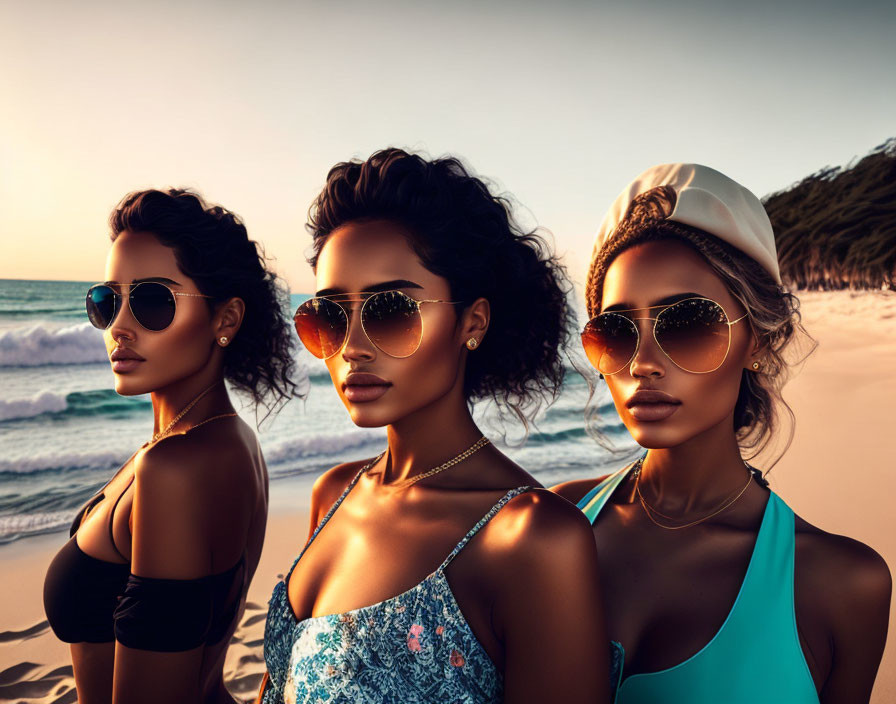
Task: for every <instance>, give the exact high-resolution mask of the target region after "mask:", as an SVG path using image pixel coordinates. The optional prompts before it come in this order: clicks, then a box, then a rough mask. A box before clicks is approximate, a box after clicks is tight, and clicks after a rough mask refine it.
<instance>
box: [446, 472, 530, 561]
mask: <svg viewBox="0 0 896 704" xmlns="http://www.w3.org/2000/svg"><path fill="white" fill-rule="evenodd" d="M531 488H532V487H531V486H520V487H517V488H516V489H511V490H510V491H508V492H507V493H506V494H504V496H503V497H501V500H500V501H498V503H496V504H495V505H494V506H492V508H491V510H490V511H489V512H488V513H487V514H485V515H484V516H483V517H482V518H481V519H480V521H479V523H477V524H476V525H475V526H473V527H472V528H471V529H470V532H469V533H467V534H466V535H465V536H464V537H463V538H462V539H461V541H460V542H459V543H458V544H457V545H456V546H455V548H454V550H452V551H451V554H450V555H448V557H446V558H445V561H444V562H443V563H442V564H441V565H440V566H439V569H437V570H436V572H443V571H444V570H445V568H446V567H448V565H449V564H451V561H452V560H453V559H454V558H455V557H457V554H458V553H459V552H460V551H461V550H463V549H464V546H465V545H466V544H467V543H469V542H470V539H471V538H472V537H473V536H474V535H476V533H478V532H479V529H480V528H482V526H484V525H485V524H486V523H488V522H489V521H490V520H492V519H493V518H494V517H495V514H497V513H498V511H500V510H501V509H502V508H503V507H504V504H506V503H507V502H508V501H510V500H511V499H512V498H514V497H516V496H519V495H520V494H525V493H526V492H527V491H529V489H531Z"/></svg>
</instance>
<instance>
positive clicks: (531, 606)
mask: <svg viewBox="0 0 896 704" xmlns="http://www.w3.org/2000/svg"><path fill="white" fill-rule="evenodd" d="M310 220H311V222H310V230H311V232H312V235H313V240H314V242H313V249H314V254H313V257H312V259H311V264H312V266H313V267H314V269H315V273H316V276H317V286H318V291H317V294H316V296H315V297H314V298H312V299H311V300H309V301H308V302H306V303H303V304H302V305H301V306H300V307H299V309H298V311H297V313H296V318H295V321H296V328H297V330H298V332H299V335H300V337H301V339H302V342H303V343H304V344H305V346H306V347H307V349H308V350H309V351H310V352H311V353H312V354H314V355H315V356H317V357H320V358H322V359H324V360H326V364H327V368H328V369H329V372H330V375H331V377H332V379H333V384H334V386H335V387H336V391H337V393H338V394H339V396H340V398H341V399H342V401H343V403H344V404H345V406H346V408H347V409H348V412H349V415H350V416H351V418H352V420H353V421H354V422H355V424H357V425H359V426H363V427H382V426H385V427H386V429H387V448H386V450H385V451H384V452H383V453H381V454H380V455H378V456H377V457H375V458H373V459H370V460H365V461H362V462H350V463H347V464H343V465H339V466H337V467H334V468H333V469H331V470H330V471H328V472H326V473H325V474H323V475H322V476H321V477H320V478H319V479H318V480H317V482H316V483H315V486H314V490H313V493H312V498H311V531H310V537H309V540H308V542H307V544H306V546H305V547H304V549H303V550H302V551H301V553H300V555H299V557H298V558H297V559H296V562H295V563H294V564H293V566H292V568H291V569H290V570H289V571H288V572H287V575H286V578H285V579H284V581H283V582H281V583H279V584H278V585H277V586H276V588H275V589H274V594H273V597H272V599H271V602H270V608H269V612H268V619H267V624H266V628H265V642H264V655H265V663H266V665H267V671H268V676H267V677H266V678H265V680H264V683H263V685H262V691H261V693H260V697H259V699H260V701H262V702H264V703H265V704H273V703H275V702H276V703H277V704H280V702H316V703H323V702H326V703H327V704H331V703H335V702H345V703H351V704H357V703H358V702H383V703H385V704H391V703H392V702H395V703H398V702H401V703H402V704H404V703H407V704H415V703H416V704H429V703H430V702H450V703H455V702H456V703H462V704H486V703H497V702H509V703H514V704H515V703H522V702H539V703H541V702H550V701H562V702H565V703H566V704H578V703H581V704H585V703H586V702H587V704H594V702H601V701H606V700H607V692H608V690H609V687H608V682H607V672H606V667H605V666H604V665H600V666H597V665H595V663H606V661H607V657H608V654H607V646H606V639H605V638H606V636H605V633H604V631H603V629H602V627H601V626H600V623H601V621H602V618H603V617H602V614H601V612H600V608H599V603H600V599H601V596H600V594H599V590H598V570H597V559H596V555H595V551H594V543H593V539H592V535H591V530H590V526H589V524H588V521H587V520H585V519H584V517H583V516H582V514H581V512H579V511H577V510H576V509H575V507H573V506H571V505H570V504H569V503H567V502H566V501H563V500H562V499H560V498H559V497H557V496H556V495H555V494H552V493H551V492H549V491H547V490H545V489H543V488H539V485H538V483H537V481H536V480H535V479H533V478H532V477H531V476H530V475H529V474H527V473H526V472H525V471H523V469H521V468H520V467H519V466H517V465H516V464H514V463H513V462H512V461H511V460H509V459H508V458H507V457H506V456H504V455H503V454H502V453H500V452H499V451H498V450H497V449H496V448H495V447H494V446H493V445H491V444H490V443H489V441H488V440H487V439H486V438H485V437H484V436H483V434H482V432H481V431H480V430H479V428H478V427H477V425H476V423H475V422H474V420H473V418H472V416H471V413H470V402H471V401H472V400H474V399H481V398H490V399H493V400H494V401H496V402H497V403H498V405H499V408H503V409H504V410H505V411H509V413H510V415H511V416H515V417H518V418H520V419H525V418H526V417H527V416H530V415H531V413H532V412H534V410H535V409H536V408H537V407H538V401H539V400H540V399H544V397H545V396H548V397H550V396H551V395H552V394H554V393H555V392H556V391H557V390H558V389H559V384H560V381H561V379H562V375H563V371H562V369H563V368H562V361H561V356H560V354H559V346H560V344H561V342H562V341H563V340H564V339H565V337H566V335H567V333H566V330H567V329H568V325H567V322H568V309H567V303H566V297H565V291H564V288H565V287H564V281H565V279H564V277H563V275H562V272H561V271H560V269H559V268H558V266H557V264H556V262H555V260H554V259H553V258H552V257H551V256H550V255H549V254H548V253H547V251H546V247H545V244H544V242H543V241H542V240H541V239H540V238H538V237H537V236H535V235H533V234H525V233H523V232H521V231H520V230H519V229H518V228H517V227H516V226H515V225H514V223H513V221H512V219H511V217H510V213H509V210H508V208H507V205H506V203H505V202H504V201H503V200H502V199H499V198H495V197H493V196H492V195H491V194H490V193H489V191H488V189H487V188H486V186H485V185H484V184H483V182H482V181H480V180H479V179H477V178H474V177H472V176H470V175H469V174H468V173H467V172H466V170H465V169H464V167H463V166H462V165H461V164H460V163H459V162H458V161H457V160H456V159H451V158H442V159H436V160H433V161H429V160H425V159H423V158H421V157H419V156H416V155H412V154H408V153H406V152H404V151H401V150H398V149H387V150H384V151H381V152H377V153H376V154H374V155H373V156H371V157H370V158H369V159H368V160H367V161H364V162H358V161H352V162H348V163H341V164H337V165H336V166H335V167H334V168H333V169H332V170H331V171H330V174H329V177H328V179H327V185H326V187H325V188H324V190H323V192H322V193H321V194H320V196H319V197H318V199H317V201H316V202H315V204H314V206H313V207H312V211H311V218H310ZM592 620H593V621H592ZM592 623H597V624H598V627H597V628H596V629H594V628H592V627H591V626H592Z"/></svg>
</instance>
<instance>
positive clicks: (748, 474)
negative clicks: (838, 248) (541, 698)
mask: <svg viewBox="0 0 896 704" xmlns="http://www.w3.org/2000/svg"><path fill="white" fill-rule="evenodd" d="M586 295H587V304H588V312H589V315H590V316H592V317H591V320H590V321H589V322H588V324H587V325H586V327H585V329H584V332H583V334H582V340H583V343H584V346H585V351H586V353H587V354H588V357H589V359H590V361H591V363H592V364H593V365H594V366H595V367H596V368H597V370H598V371H599V372H600V373H601V374H602V376H603V377H604V378H605V379H606V383H607V385H608V387H609V390H610V393H611V395H612V397H613V401H614V403H615V405H616V409H617V411H618V412H619V415H620V417H621V418H622V421H623V423H625V425H626V427H627V428H628V430H629V431H630V432H631V434H632V436H633V437H634V439H635V440H636V441H637V442H638V443H639V444H640V445H641V446H642V447H644V448H646V449H647V451H646V453H645V454H644V455H643V456H642V457H641V458H640V459H638V460H637V461H636V462H634V463H633V464H631V465H629V466H627V467H624V468H623V469H621V470H619V471H618V472H616V473H615V474H612V475H610V476H609V477H602V478H600V479H596V480H595V479H591V480H582V481H574V482H569V483H567V484H563V485H560V486H558V487H555V491H557V492H558V493H559V494H560V495H562V496H564V497H566V498H567V499H569V500H570V501H573V502H577V503H578V505H579V507H580V508H581V509H582V510H583V511H584V512H585V514H586V516H587V517H588V518H589V519H590V520H591V522H592V524H593V531H594V537H595V540H596V543H597V547H598V553H599V554H600V558H601V581H602V585H603V589H604V594H605V602H604V604H605V606H606V613H607V622H608V629H609V634H610V637H611V638H612V639H613V640H614V641H616V643H615V644H614V647H616V648H617V650H618V651H619V652H620V653H623V651H624V653H623V656H624V668H623V672H622V676H621V678H620V682H621V684H620V686H619V689H618V694H617V701H618V702H619V703H620V704H646V703H653V702H656V703H659V702H688V703H690V704H714V703H716V702H744V703H746V702H750V703H755V702H787V703H788V704H803V703H806V704H808V703H810V702H819V701H822V702H842V703H843V704H855V703H856V702H863V701H868V698H869V696H870V693H871V688H872V685H873V682H874V677H875V673H876V671H877V668H878V665H879V663H880V659H881V655H882V652H883V647H884V641H885V639H886V630H887V613H888V608H889V601H890V590H891V579H890V574H889V571H888V569H887V566H886V565H885V564H884V562H883V560H882V559H881V558H880V556H879V555H877V553H875V552H874V551H873V550H872V549H871V548H869V547H868V546H866V545H863V544H862V543H859V542H856V541H854V540H851V539H849V538H845V537H842V536H837V535H832V534H829V533H825V532H824V531H822V530H820V529H818V528H815V527H814V526H812V525H810V524H808V523H807V522H806V521H804V520H803V519H801V518H799V517H798V516H795V515H794V514H793V512H792V511H791V510H790V509H789V508H788V507H787V505H786V504H785V503H784V502H783V501H782V500H781V499H780V498H779V497H778V496H776V495H775V494H774V493H773V492H771V491H770V490H769V489H768V485H767V483H766V482H765V481H764V480H763V477H762V473H761V472H760V471H759V470H758V469H755V468H753V467H751V466H750V465H748V464H746V463H745V461H744V460H743V459H742V453H747V452H751V451H752V454H755V451H756V450H757V449H759V448H762V447H763V446H765V445H766V444H767V443H768V441H769V439H770V438H771V437H772V433H773V431H774V430H775V428H776V406H777V404H778V403H779V402H780V401H781V399H780V393H779V391H780V387H781V385H782V384H783V378H784V374H785V372H786V371H787V364H786V362H785V360H784V358H783V356H782V353H783V351H784V348H785V347H786V345H787V344H788V343H789V342H790V341H791V339H792V338H793V337H794V335H795V334H796V333H797V332H798V331H799V330H800V325H799V314H798V302H797V300H796V298H795V297H794V296H793V295H791V294H790V293H788V292H786V291H785V290H784V289H783V288H782V286H781V280H780V275H779V272H778V262H777V257H776V253H775V243H774V236H773V234H772V229H771V225H770V223H769V220H768V217H767V215H766V214H765V211H764V209H763V208H762V205H761V203H760V202H759V200H758V199H757V198H756V197H755V196H754V195H753V194H752V193H750V192H749V191H747V190H746V189H744V188H743V187H741V186H739V185H738V184H737V183H735V182H734V181H732V180H731V179H729V178H727V177H725V176H723V175H722V174H720V173H718V172H717V171H714V170H712V169H709V168H706V167H704V166H699V165H693V164H666V165H661V166H657V167H653V168H651V169H649V170H648V171H646V172H645V173H643V174H642V175H641V176H639V177H638V179H636V180H635V181H634V182H633V183H632V184H631V185H630V186H629V187H628V188H627V189H626V190H625V191H624V192H623V193H622V194H621V195H620V197H619V198H618V199H617V201H616V202H615V204H614V205H613V207H612V209H611V211H610V213H609V214H608V215H607V218H606V220H605V221H604V223H603V225H602V227H601V230H600V233H599V236H598V242H597V246H596V249H595V253H594V257H593V260H592V263H591V269H590V272H589V277H588V285H587V294H586ZM620 644H621V645H620Z"/></svg>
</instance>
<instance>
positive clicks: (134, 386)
mask: <svg viewBox="0 0 896 704" xmlns="http://www.w3.org/2000/svg"><path fill="white" fill-rule="evenodd" d="M151 391H152V389H150V388H147V385H146V384H145V383H140V382H139V381H137V380H136V379H133V378H131V379H129V378H127V377H125V376H123V375H119V374H116V375H115V393H117V394H118V395H119V396H140V395H141V394H148V393H150V392H151Z"/></svg>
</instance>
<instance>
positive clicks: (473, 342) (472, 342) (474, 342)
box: [467, 337, 479, 350]
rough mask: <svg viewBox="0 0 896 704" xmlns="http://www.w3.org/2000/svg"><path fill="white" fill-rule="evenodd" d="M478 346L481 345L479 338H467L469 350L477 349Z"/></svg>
mask: <svg viewBox="0 0 896 704" xmlns="http://www.w3.org/2000/svg"><path fill="white" fill-rule="evenodd" d="M477 347H479V340H477V339H476V338H475V337H471V338H470V339H469V340H467V349H468V350H475V349H476V348H477Z"/></svg>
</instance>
